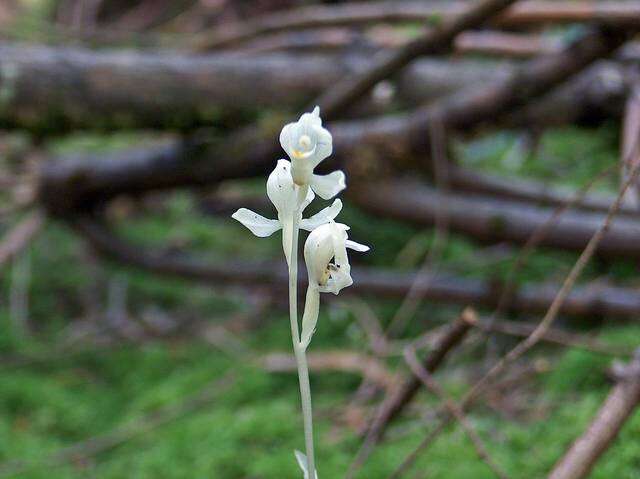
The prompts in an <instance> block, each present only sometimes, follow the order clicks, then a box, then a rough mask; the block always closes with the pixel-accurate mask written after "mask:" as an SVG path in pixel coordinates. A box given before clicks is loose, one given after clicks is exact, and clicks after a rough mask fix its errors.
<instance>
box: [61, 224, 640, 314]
mask: <svg viewBox="0 0 640 479" xmlns="http://www.w3.org/2000/svg"><path fill="white" fill-rule="evenodd" d="M69 223H70V224H71V225H72V226H73V227H74V228H75V229H76V230H77V231H78V232H79V233H80V234H81V235H82V236H83V237H85V238H86V240H87V241H88V242H89V243H90V244H91V245H92V246H93V247H94V249H95V250H96V251H97V252H98V253H100V254H102V255H104V256H105V257H108V258H112V259H114V260H116V261H119V262H121V263H123V264H126V265H128V266H133V267H137V268H141V269H143V270H146V271H149V272H152V273H157V274H162V275H168V276H175V277H180V278H184V279H189V280H194V281H200V282H203V283H210V284H214V285H219V286H220V285H222V286H233V285H239V286H243V287H247V286H256V287H259V288H263V289H264V288H268V289H273V290H276V291H286V289H287V286H288V275H287V271H286V268H285V267H284V265H283V264H282V263H281V262H278V263H273V262H262V263H255V262H241V261H234V262H229V263H212V264H207V263H206V262H203V261H202V260H201V259H199V258H189V257H185V256H183V255H175V254H169V253H165V252H161V251H153V249H150V248H148V247H146V246H144V247H142V246H141V247H138V246H135V245H133V244H130V243H127V242H126V241H124V240H122V239H120V238H118V237H117V236H115V235H114V234H113V233H111V231H110V230H109V229H108V228H107V227H106V226H105V225H104V224H102V223H100V222H97V221H96V220H94V219H92V218H90V217H80V218H74V219H69ZM374 246H375V245H374ZM351 272H352V276H353V278H354V286H353V287H350V288H347V289H345V293H346V294H367V295H369V294H370V295H375V296H376V297H380V298H395V299H398V298H400V299H401V298H404V297H405V296H406V294H407V292H408V291H409V289H410V288H411V287H412V286H415V285H416V284H417V286H418V289H419V291H418V293H419V294H420V295H421V297H423V298H424V299H425V300H428V301H435V302H442V303H450V304H462V305H469V304H472V305H475V306H478V307H486V308H495V307H496V305H497V302H498V300H499V297H500V292H501V291H500V286H499V284H496V283H495V282H493V281H482V280H477V279H470V278H461V277H456V276H452V275H447V274H445V273H439V274H434V275H433V276H431V277H430V278H431V279H430V281H429V283H428V284H424V285H422V284H421V283H420V282H417V283H416V275H417V274H418V273H415V272H409V273H404V272H394V271H384V270H377V269H372V268H365V267H354V268H353V269H352V271H351ZM299 278H300V287H301V288H302V287H303V286H304V282H305V281H306V279H305V278H306V276H305V274H304V271H301V272H300V275H299ZM558 288H559V286H558V285H557V284H546V285H527V286H523V287H522V288H520V289H517V290H516V291H514V292H513V294H512V296H511V302H510V304H511V305H512V307H513V308H515V309H517V310H518V311H520V312H530V313H540V312H545V311H546V310H547V309H548V308H549V305H550V304H551V302H552V301H553V299H554V298H555V295H556V293H557V291H558ZM638 311H640V293H638V292H637V291H634V290H629V289H625V288H618V287H613V286H607V285H604V284H593V285H587V286H583V287H576V288H574V289H573V290H572V292H571V293H570V294H569V295H568V297H567V299H566V300H565V301H564V302H563V304H562V307H561V313H562V314H566V315H577V316H585V315H586V316H593V315H602V316H608V317H625V318H637V315H638Z"/></svg>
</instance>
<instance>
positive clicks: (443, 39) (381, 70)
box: [315, 0, 515, 120]
mask: <svg viewBox="0 0 640 479" xmlns="http://www.w3.org/2000/svg"><path fill="white" fill-rule="evenodd" d="M514 2H515V0H478V1H476V2H474V3H472V4H471V5H470V6H469V7H468V10H466V11H465V12H464V13H462V14H460V15H459V16H455V17H453V18H452V19H450V20H445V21H443V22H442V23H441V24H440V25H438V26H436V27H435V28H434V29H432V30H429V31H427V32H426V33H424V34H422V35H420V36H419V37H418V38H416V39H414V40H411V41H409V42H408V43H407V44H406V45H403V46H401V47H399V48H398V49H397V50H394V51H392V52H390V53H389V54H387V55H384V57H383V58H381V59H380V60H377V59H375V60H374V64H373V65H372V66H371V67H370V68H367V69H366V70H365V71H363V72H362V73H358V74H356V75H354V76H351V77H347V78H346V79H344V80H343V81H341V82H339V83H337V84H336V85H335V86H333V87H331V88H330V89H329V90H327V91H326V92H325V93H324V94H323V95H322V96H320V98H318V100H317V101H316V102H315V103H317V104H318V105H319V106H320V108H321V110H322V114H323V117H324V118H326V119H327V120H331V119H334V118H336V117H338V116H339V115H340V114H342V113H343V112H344V111H345V110H347V109H348V108H349V107H350V106H351V105H353V104H354V103H355V102H356V101H357V100H359V99H360V98H362V97H364V96H365V95H366V94H367V93H369V91H371V89H372V88H373V87H374V86H375V85H376V84H378V83H379V82H380V81H382V80H384V79H386V78H389V77H391V76H392V75H394V74H395V73H397V72H399V71H400V70H402V68H404V67H405V66H407V65H408V64H409V63H410V62H411V61H413V60H414V59H416V58H418V57H421V56H426V55H431V54H434V53H442V52H444V51H446V50H448V49H450V48H451V46H452V44H453V41H454V39H455V37H456V36H457V35H458V34H459V33H460V32H462V31H464V30H467V29H469V28H473V27H476V26H478V25H481V24H483V23H484V22H486V21H487V20H488V19H490V18H491V17H493V16H495V15H497V14H498V13H500V12H502V11H503V10H504V9H505V8H507V7H508V6H510V5H511V4H513V3H514Z"/></svg>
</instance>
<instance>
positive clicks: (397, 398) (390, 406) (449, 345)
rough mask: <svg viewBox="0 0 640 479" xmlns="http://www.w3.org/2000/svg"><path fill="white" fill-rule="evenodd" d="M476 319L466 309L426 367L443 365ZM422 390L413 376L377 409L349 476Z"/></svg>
mask: <svg viewBox="0 0 640 479" xmlns="http://www.w3.org/2000/svg"><path fill="white" fill-rule="evenodd" d="M475 321H476V316H475V313H474V312H473V311H471V310H469V309H465V310H464V311H463V312H462V314H461V315H460V317H459V318H458V319H457V320H456V321H455V322H454V323H453V324H452V325H451V327H450V328H449V329H448V330H447V331H445V332H444V333H443V335H442V336H441V338H440V339H439V341H438V343H437V344H436V346H435V347H434V348H433V350H432V351H431V352H430V353H429V354H428V355H427V356H426V358H425V359H424V361H423V367H424V368H425V369H426V370H427V371H429V372H434V371H435V370H436V369H437V368H438V367H439V366H440V364H442V362H443V361H444V359H445V357H446V355H447V354H448V353H449V351H451V350H452V349H453V348H455V347H456V346H457V345H458V344H459V343H460V342H461V341H462V340H463V339H464V337H465V336H466V334H467V332H468V331H469V330H470V329H471V328H472V327H473V325H474V323H475ZM419 389H420V379H419V378H417V377H416V376H413V375H412V376H411V377H410V378H408V379H407V381H406V382H405V383H404V384H403V385H402V386H401V387H399V388H398V389H396V390H395V391H394V392H393V394H390V395H388V396H387V397H386V398H385V400H384V401H383V402H382V404H381V405H380V407H379V408H378V410H377V411H376V413H375V416H374V419H373V421H372V423H371V425H370V427H369V430H368V431H367V435H366V437H365V439H364V441H363V443H362V446H361V447H360V450H359V451H358V453H357V455H356V457H355V458H354V460H353V462H352V463H351V466H350V467H349V472H348V474H347V477H348V478H349V477H353V475H354V474H355V472H356V471H357V470H358V469H359V468H360V466H361V465H362V464H363V463H364V461H366V459H367V458H368V457H369V455H370V454H371V452H372V451H373V448H374V447H375V445H376V444H377V443H378V442H379V441H380V439H382V436H383V435H384V433H385V431H386V429H387V427H388V425H389V423H390V422H391V421H393V420H394V419H395V418H396V417H397V416H398V415H399V414H400V413H401V412H402V411H403V410H404V408H405V407H406V406H407V404H409V403H410V402H411V400H412V399H413V398H414V396H415V395H416V393H417V392H418V390H419Z"/></svg>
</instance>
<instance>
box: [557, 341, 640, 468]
mask: <svg viewBox="0 0 640 479" xmlns="http://www.w3.org/2000/svg"><path fill="white" fill-rule="evenodd" d="M620 372H621V373H622V374H621V376H622V377H620V378H619V380H618V383H617V384H616V385H615V386H614V388H613V389H612V390H611V392H610V393H609V395H608V396H607V399H606V400H605V401H604V403H603V404H602V406H601V407H600V410H599V411H598V413H597V414H596V416H595V418H594V419H593V421H592V422H591V424H590V425H589V427H588V428H587V430H586V431H585V432H584V434H583V435H582V436H580V437H579V438H578V439H576V441H575V442H574V443H573V445H572V446H571V447H570V448H569V450H568V451H567V452H566V454H565V455H564V456H563V457H562V458H561V459H560V460H559V461H558V463H557V464H556V465H555V466H554V467H553V470H552V471H551V473H550V474H549V479H581V478H585V477H587V476H588V475H589V473H590V472H591V469H592V468H593V466H594V465H595V463H596V462H597V461H598V459H599V458H600V456H602V454H604V452H605V451H606V450H607V449H609V447H610V446H611V444H612V443H613V442H614V440H615V439H616V436H617V435H618V433H619V432H620V429H621V428H622V426H624V424H625V422H626V421H627V419H628V418H629V417H630V416H631V414H632V413H633V412H634V411H635V409H636V407H637V406H638V404H640V351H638V352H637V353H636V357H635V358H634V360H633V361H632V362H631V363H629V364H628V365H626V366H624V367H622V368H621V371H620Z"/></svg>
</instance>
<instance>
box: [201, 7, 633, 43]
mask: <svg viewBox="0 0 640 479" xmlns="http://www.w3.org/2000/svg"><path fill="white" fill-rule="evenodd" d="M467 8H468V2H465V1H448V2H402V3H399V2H388V1H387V2H385V1H382V2H358V3H346V4H342V5H331V6H328V5H327V6H311V7H302V8H298V9H295V10H292V11H287V12H282V11H279V12H275V13H272V14H269V15H265V16H263V17H260V18H257V19H254V20H251V21H248V22H242V23H231V24H227V25H225V26H224V27H221V28H219V29H217V30H214V31H213V32H207V33H203V34H201V35H200V38H198V39H197V40H196V41H195V42H194V43H195V47H196V48H197V49H202V50H210V49H216V48H217V49H219V48H229V47H235V46H238V45H241V44H243V43H246V42H248V41H250V40H254V39H256V38H258V37H262V36H264V35H267V34H273V33H281V32H289V31H296V30H307V29H317V28H330V27H342V26H351V27H355V26H363V25H371V24H375V23H421V24H425V25H432V24H434V23H436V24H437V22H439V21H448V20H451V19H452V18H455V17H456V16H459V15H461V14H463V13H464V12H465V11H466V9H467ZM639 18H640V4H639V3H638V2H636V1H608V2H593V1H557V0H532V1H522V2H519V3H518V4H516V5H515V6H514V7H512V8H511V9H509V10H508V11H507V12H506V13H505V14H503V15H502V16H500V18H499V19H497V21H496V23H498V24H499V25H500V26H503V27H514V26H526V25H532V24H539V23H576V22H601V23H608V24H610V25H616V26H624V27H628V26H633V27H637V26H638V24H639V23H640V20H639Z"/></svg>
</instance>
